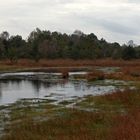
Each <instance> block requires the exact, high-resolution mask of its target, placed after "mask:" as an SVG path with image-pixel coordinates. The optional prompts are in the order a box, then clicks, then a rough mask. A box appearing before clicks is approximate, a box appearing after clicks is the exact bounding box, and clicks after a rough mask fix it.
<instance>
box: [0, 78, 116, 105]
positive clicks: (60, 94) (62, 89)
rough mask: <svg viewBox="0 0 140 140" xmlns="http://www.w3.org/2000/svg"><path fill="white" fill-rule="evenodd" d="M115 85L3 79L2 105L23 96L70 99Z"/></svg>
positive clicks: (102, 90) (111, 89)
mask: <svg viewBox="0 0 140 140" xmlns="http://www.w3.org/2000/svg"><path fill="white" fill-rule="evenodd" d="M99 89H100V90H99ZM114 89H115V87H114V86H108V87H107V86H95V85H93V84H92V85H89V84H88V83H87V82H85V81H69V80H60V79H50V80H47V81H46V80H1V81H0V105H4V104H8V103H13V102H15V101H17V100H19V99H22V98H45V97H46V98H47V99H55V100H59V101H61V100H69V99H71V98H72V97H76V96H77V97H83V96H85V95H91V94H93V95H94V94H102V93H107V92H110V91H113V90H114Z"/></svg>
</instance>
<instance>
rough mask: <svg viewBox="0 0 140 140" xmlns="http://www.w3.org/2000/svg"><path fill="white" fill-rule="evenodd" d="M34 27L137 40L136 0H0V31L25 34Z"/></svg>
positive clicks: (139, 11)
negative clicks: (76, 30)
mask: <svg viewBox="0 0 140 140" xmlns="http://www.w3.org/2000/svg"><path fill="white" fill-rule="evenodd" d="M36 27H39V28H40V29H42V30H51V31H55V30H56V31H59V32H66V33H72V32H73V31H74V30H75V29H79V30H81V31H83V32H84V33H91V32H92V33H95V34H96V35H97V36H98V38H99V39H100V38H105V39H106V40H107V41H109V42H119V43H126V42H127V41H129V40H131V39H132V40H134V42H135V43H137V44H140V0H0V32H2V31H4V30H7V31H8V32H9V33H10V34H14V35H16V34H20V35H22V36H23V37H24V38H27V36H28V35H29V33H30V32H31V31H32V30H34V29H35V28H36Z"/></svg>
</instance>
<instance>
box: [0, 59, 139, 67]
mask: <svg viewBox="0 0 140 140" xmlns="http://www.w3.org/2000/svg"><path fill="white" fill-rule="evenodd" d="M0 65H16V66H21V67H24V66H25V67H28V66H32V67H72V66H75V67H81V66H117V67H124V66H127V67H128V66H129V67H137V66H140V60H133V61H124V60H111V59H101V60H72V59H66V60H65V59H56V60H46V59H42V60H40V61H39V62H38V63H36V62H34V61H33V60H29V59H28V60H27V59H22V60H19V61H18V63H16V64H12V63H11V62H10V61H9V60H7V61H6V60H5V61H1V62H0Z"/></svg>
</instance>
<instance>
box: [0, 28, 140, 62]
mask: <svg viewBox="0 0 140 140" xmlns="http://www.w3.org/2000/svg"><path fill="white" fill-rule="evenodd" d="M21 58H28V59H33V60H35V61H39V59H41V58H47V59H57V58H62V59H65V58H70V59H103V58H113V59H125V60H130V59H139V58H140V46H137V47H132V46H127V45H122V46H121V45H120V44H119V43H117V42H115V43H109V42H107V41H106V40H105V39H101V40H99V39H98V38H97V36H96V35H95V34H94V33H90V34H84V33H83V32H81V31H79V30H76V31H75V32H74V33H73V34H71V35H68V34H65V33H64V34H62V33H59V32H50V31H46V30H44V31H42V30H40V29H38V28H36V30H34V31H32V32H31V33H30V35H29V36H28V38H27V40H24V39H23V38H22V36H20V35H16V36H10V35H9V33H8V32H7V31H4V32H2V33H1V34H0V59H1V60H3V59H9V60H11V61H12V62H16V61H17V60H18V59H21Z"/></svg>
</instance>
